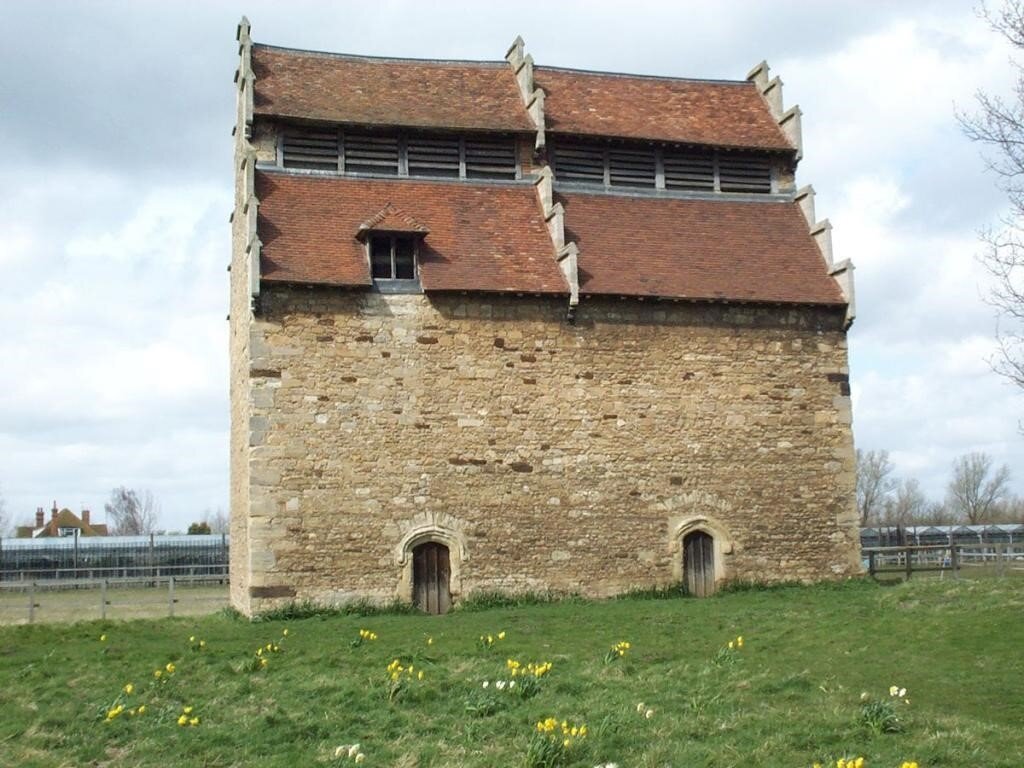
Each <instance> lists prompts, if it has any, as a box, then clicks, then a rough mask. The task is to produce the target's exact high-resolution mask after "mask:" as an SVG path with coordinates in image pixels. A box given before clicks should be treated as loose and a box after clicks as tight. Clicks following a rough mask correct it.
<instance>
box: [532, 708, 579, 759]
mask: <svg viewBox="0 0 1024 768" xmlns="http://www.w3.org/2000/svg"><path fill="white" fill-rule="evenodd" d="M586 737H587V726H586V725H585V724H583V723H573V722H570V721H568V720H558V718H555V717H548V718H545V719H544V720H539V721H537V725H536V726H534V730H533V735H532V737H531V739H530V743H529V745H528V746H527V749H526V764H527V765H528V766H530V768H554V766H559V765H564V764H565V762H566V761H567V760H569V758H570V757H571V756H572V754H573V753H574V751H576V750H578V749H579V747H580V744H581V742H583V740H584V739H586Z"/></svg>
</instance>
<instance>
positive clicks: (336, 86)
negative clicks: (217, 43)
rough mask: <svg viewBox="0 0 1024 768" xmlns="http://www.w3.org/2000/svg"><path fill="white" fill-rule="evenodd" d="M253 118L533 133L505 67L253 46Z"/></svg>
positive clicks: (510, 76)
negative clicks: (288, 118)
mask: <svg viewBox="0 0 1024 768" xmlns="http://www.w3.org/2000/svg"><path fill="white" fill-rule="evenodd" d="M252 66H253V72H254V74H255V76H256V83H255V92H254V99H253V102H254V112H255V113H256V114H258V115H260V114H262V115H276V116H279V117H293V118H301V119H305V120H323V121H330V122H336V123H348V124H358V125H387V126H403V127H422V128H452V129H464V130H473V131H509V132H527V131H534V130H536V129H535V126H534V124H533V121H532V120H531V119H530V116H529V115H528V114H527V112H526V109H525V107H524V105H523V100H522V97H521V96H520V94H519V87H518V86H517V85H516V80H515V77H514V76H513V74H512V70H511V69H510V67H509V66H508V64H506V63H505V62H500V63H499V62H480V63H476V62H433V61H417V60H414V59H375V58H368V57H363V56H346V55H342V54H329V53H317V52H313V51H298V50H291V49H287V48H274V47H270V46H265V45H254V46H253V49H252Z"/></svg>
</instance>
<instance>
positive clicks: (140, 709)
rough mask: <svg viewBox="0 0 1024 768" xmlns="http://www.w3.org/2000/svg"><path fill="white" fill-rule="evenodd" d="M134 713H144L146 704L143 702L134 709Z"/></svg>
mask: <svg viewBox="0 0 1024 768" xmlns="http://www.w3.org/2000/svg"><path fill="white" fill-rule="evenodd" d="M136 713H137V714H140V715H144V714H146V705H145V704H143V705H142V706H141V707H139V708H138V709H137V710H136Z"/></svg>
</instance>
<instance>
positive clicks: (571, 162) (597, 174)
mask: <svg viewBox="0 0 1024 768" xmlns="http://www.w3.org/2000/svg"><path fill="white" fill-rule="evenodd" d="M554 155H555V178H557V179H561V180H563V181H584V182H596V183H598V184H603V183H604V148H603V147H598V146H588V145H579V144H577V145H572V144H567V145H559V146H556V147H555V151H554Z"/></svg>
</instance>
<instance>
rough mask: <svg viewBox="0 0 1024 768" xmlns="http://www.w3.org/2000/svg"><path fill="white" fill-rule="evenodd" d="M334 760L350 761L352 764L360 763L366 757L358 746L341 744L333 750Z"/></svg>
mask: <svg viewBox="0 0 1024 768" xmlns="http://www.w3.org/2000/svg"><path fill="white" fill-rule="evenodd" d="M334 757H335V759H336V760H351V761H352V762H353V763H361V762H363V761H364V760H365V759H366V755H365V754H364V753H363V751H362V750H361V749H360V748H359V744H358V743H357V744H342V745H340V746H338V747H335V749H334Z"/></svg>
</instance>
